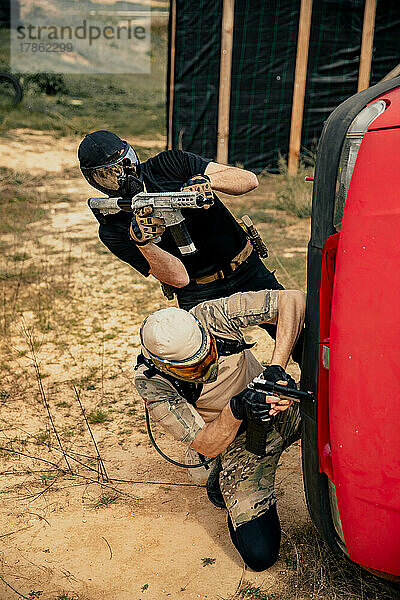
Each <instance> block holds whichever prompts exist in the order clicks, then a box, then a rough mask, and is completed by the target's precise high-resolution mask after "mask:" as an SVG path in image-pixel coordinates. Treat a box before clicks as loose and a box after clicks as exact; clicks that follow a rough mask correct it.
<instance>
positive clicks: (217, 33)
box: [172, 0, 400, 172]
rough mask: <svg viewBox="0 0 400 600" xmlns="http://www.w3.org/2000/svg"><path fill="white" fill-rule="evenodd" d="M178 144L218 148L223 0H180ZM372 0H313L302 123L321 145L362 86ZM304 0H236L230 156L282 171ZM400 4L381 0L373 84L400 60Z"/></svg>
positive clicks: (311, 142) (306, 141)
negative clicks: (339, 110)
mask: <svg viewBox="0 0 400 600" xmlns="http://www.w3.org/2000/svg"><path fill="white" fill-rule="evenodd" d="M176 2H177V33H176V64H175V94H174V99H173V100H174V111H173V124H172V139H173V147H174V148H183V149H184V150H190V151H192V152H196V153H197V154H201V155H203V156H206V157H209V158H215V156H216V149H217V116H218V115H217V112H218V87H219V63H220V50H221V47H220V39H221V20H222V0H199V1H198V2H196V3H195V2H193V1H192V0H176ZM364 5H365V1H364V0H318V2H314V3H313V13H312V24H311V35H310V48H309V61H308V76H307V87H306V96H305V106H304V121H303V133H302V148H303V151H306V150H312V149H313V148H314V147H315V144H316V142H317V140H318V138H319V135H320V133H321V131H322V126H323V123H324V121H325V119H326V118H327V116H328V115H329V114H330V113H331V112H332V110H333V109H334V108H335V107H336V106H338V105H339V104H340V103H341V102H343V100H345V99H346V98H347V97H349V96H351V95H352V94H354V93H355V92H356V91H357V79H358V67H359V57H360V47H361V34H362V25H363V17H364ZM299 13H300V0H269V2H265V1H264V0H263V1H261V0H260V1H259V2H255V1H254V0H236V2H235V25H234V39H233V61H232V89H231V110H230V137H229V162H230V163H232V164H236V163H237V164H241V165H243V166H245V167H247V168H249V169H252V170H254V171H257V172H258V171H261V170H262V169H268V170H269V171H276V169H277V159H278V156H279V154H282V155H284V156H285V155H287V152H288V146H289V131H290V119H291V108H292V93H293V82H294V70H295V61H296V45H297V32H298V22H299ZM399 56H400V4H399V1H398V0H378V3H377V14H376V26H375V37H374V50H373V61H372V71H371V85H373V84H375V83H377V82H378V81H379V80H380V79H381V78H382V77H384V76H385V75H386V74H387V73H388V72H389V71H390V70H391V69H393V68H394V67H395V66H396V65H397V64H398V63H399Z"/></svg>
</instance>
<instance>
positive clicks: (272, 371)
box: [262, 365, 297, 389]
mask: <svg viewBox="0 0 400 600" xmlns="http://www.w3.org/2000/svg"><path fill="white" fill-rule="evenodd" d="M262 376H263V377H264V379H265V381H271V382H272V383H276V382H277V381H287V382H288V387H290V388H294V389H297V385H296V382H295V380H294V379H293V377H291V376H290V375H289V373H286V371H285V369H283V368H282V367H281V366H279V365H268V367H265V369H264V371H263V372H262Z"/></svg>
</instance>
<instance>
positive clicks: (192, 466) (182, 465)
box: [145, 406, 217, 469]
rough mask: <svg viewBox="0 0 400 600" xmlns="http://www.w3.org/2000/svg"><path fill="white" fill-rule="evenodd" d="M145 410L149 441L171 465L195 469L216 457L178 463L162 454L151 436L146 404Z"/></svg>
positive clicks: (207, 463)
mask: <svg viewBox="0 0 400 600" xmlns="http://www.w3.org/2000/svg"><path fill="white" fill-rule="evenodd" d="M145 412H146V427H147V433H148V434H149V438H150V441H151V443H152V444H153V446H154V448H155V449H156V450H157V452H158V454H161V456H162V457H163V458H165V460H167V461H168V462H170V463H172V464H173V465H176V466H177V467H183V468H184V469H197V468H198V467H205V466H206V465H209V464H210V463H211V462H212V461H213V460H215V459H216V458H217V457H216V456H214V457H213V458H207V460H204V461H203V462H201V463H197V464H195V465H185V464H184V463H180V462H178V461H176V460H173V459H172V458H170V457H169V456H167V455H166V454H164V452H163V451H162V450H161V449H160V448H159V447H158V446H157V443H156V440H155V439H154V436H153V432H152V431H151V426H150V416H149V411H148V409H147V406H145Z"/></svg>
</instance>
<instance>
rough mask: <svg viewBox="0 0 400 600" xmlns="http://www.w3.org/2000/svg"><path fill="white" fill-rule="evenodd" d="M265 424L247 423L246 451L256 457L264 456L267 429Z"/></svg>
mask: <svg viewBox="0 0 400 600" xmlns="http://www.w3.org/2000/svg"><path fill="white" fill-rule="evenodd" d="M267 423H268V421H267V422H266V423H262V422H260V423H256V422H255V421H249V424H248V426H247V431H246V446H245V447H246V450H247V451H248V452H252V453H253V454H256V455H257V456H266V453H265V448H266V445H267V435H268V429H267V427H266V424H267Z"/></svg>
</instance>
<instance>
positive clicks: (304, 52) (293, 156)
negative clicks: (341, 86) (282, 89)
mask: <svg viewBox="0 0 400 600" xmlns="http://www.w3.org/2000/svg"><path fill="white" fill-rule="evenodd" d="M311 13H312V0H301V6H300V19H299V34H298V39H297V55H296V71H295V75H294V89H293V104H292V122H291V125H290V139H289V159H288V173H289V175H296V173H297V167H298V164H299V155H300V143H301V130H302V127H303V110H304V95H305V91H306V79H307V64H308V47H309V43H310V28H311Z"/></svg>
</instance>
